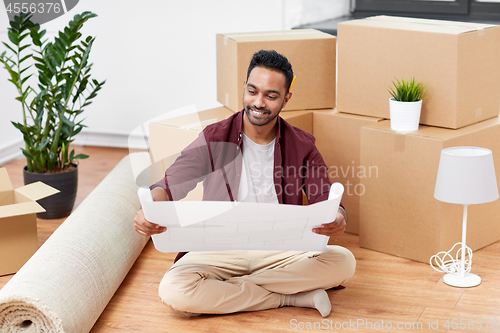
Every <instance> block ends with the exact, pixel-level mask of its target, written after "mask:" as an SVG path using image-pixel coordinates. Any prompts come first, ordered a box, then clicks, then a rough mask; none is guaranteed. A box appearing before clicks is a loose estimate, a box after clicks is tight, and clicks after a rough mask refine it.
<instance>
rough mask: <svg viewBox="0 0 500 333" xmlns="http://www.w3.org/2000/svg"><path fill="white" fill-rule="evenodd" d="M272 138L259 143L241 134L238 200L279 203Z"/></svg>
mask: <svg viewBox="0 0 500 333" xmlns="http://www.w3.org/2000/svg"><path fill="white" fill-rule="evenodd" d="M275 140H276V139H274V140H273V141H272V142H271V143H269V144H267V145H260V144H258V143H255V142H253V141H252V140H250V139H249V138H248V137H247V136H246V135H245V134H243V147H244V148H243V165H242V170H241V178H240V188H239V190H238V201H241V202H265V203H279V202H278V196H277V195H276V189H275V188H274V177H273V173H274V142H275Z"/></svg>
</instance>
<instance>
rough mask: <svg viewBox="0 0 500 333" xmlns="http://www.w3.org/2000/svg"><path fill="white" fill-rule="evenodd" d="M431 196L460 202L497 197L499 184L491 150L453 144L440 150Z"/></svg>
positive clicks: (487, 199) (465, 202)
mask: <svg viewBox="0 0 500 333" xmlns="http://www.w3.org/2000/svg"><path fill="white" fill-rule="evenodd" d="M434 198H436V199H438V200H440V201H444V202H449V203H454V204H462V205H472V204H481V203H486V202H491V201H495V200H496V199H498V187H497V180H496V177H495V167H494V165H493V154H492V152H491V150H489V149H486V148H478V147H452V148H446V149H443V150H442V151H441V159H440V160H439V169H438V174H437V179H436V188H435V190H434Z"/></svg>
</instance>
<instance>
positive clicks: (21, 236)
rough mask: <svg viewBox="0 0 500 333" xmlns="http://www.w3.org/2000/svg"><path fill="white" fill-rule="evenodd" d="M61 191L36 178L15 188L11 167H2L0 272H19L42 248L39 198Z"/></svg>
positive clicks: (0, 182) (0, 177) (0, 173)
mask: <svg viewBox="0 0 500 333" xmlns="http://www.w3.org/2000/svg"><path fill="white" fill-rule="evenodd" d="M58 192H59V191H58V190H56V189H55V188H53V187H50V186H48V185H46V184H44V183H41V182H36V183H32V184H29V185H26V186H23V187H19V188H17V189H14V188H13V187H12V183H11V181H10V178H9V175H8V174H7V169H5V168H0V276H1V275H7V274H12V273H16V272H17V271H18V270H19V268H21V267H22V266H23V265H24V264H25V263H26V261H28V259H29V258H30V257H31V256H32V255H33V254H34V253H35V252H36V250H37V249H38V237H37V226H36V221H37V219H36V213H42V212H45V209H43V207H42V206H40V205H39V204H38V203H37V202H36V201H35V200H39V199H42V198H45V197H48V196H49V195H52V194H56V193H58Z"/></svg>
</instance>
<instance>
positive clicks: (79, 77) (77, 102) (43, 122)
mask: <svg viewBox="0 0 500 333" xmlns="http://www.w3.org/2000/svg"><path fill="white" fill-rule="evenodd" d="M95 16H97V15H95V14H93V13H91V12H84V13H82V14H79V15H75V16H74V17H73V20H71V21H70V22H69V24H68V25H67V26H66V27H65V28H64V29H63V30H61V31H59V33H58V34H57V35H56V37H55V38H54V40H53V42H49V41H47V39H43V38H44V35H45V32H46V31H45V30H41V29H40V25H38V24H34V23H33V22H32V21H31V20H30V19H31V15H30V13H29V12H28V13H20V14H19V15H18V16H16V17H15V18H14V20H12V21H10V27H9V28H8V38H9V41H10V43H8V42H7V43H6V42H3V45H4V46H5V47H6V48H7V50H5V51H4V52H3V53H2V54H1V55H0V63H2V64H3V66H4V67H5V69H6V70H7V71H8V72H9V74H10V79H9V81H10V82H12V83H13V84H14V85H15V86H16V89H17V92H18V94H19V96H18V97H16V99H17V100H18V101H19V102H20V103H21V111H22V115H23V117H22V123H21V122H12V124H13V125H14V126H15V127H16V128H17V129H19V131H21V133H22V134H23V138H24V143H25V146H24V148H22V149H21V150H22V152H23V154H24V156H25V157H26V167H25V172H24V177H25V179H24V181H25V184H29V183H31V182H33V181H37V180H41V181H43V182H44V183H46V184H48V185H51V186H53V187H55V188H57V189H59V190H60V191H61V192H60V193H59V194H56V195H54V196H51V197H48V198H46V199H42V200H41V201H40V204H41V205H42V206H43V207H44V208H45V209H46V211H47V212H46V213H42V214H40V215H39V217H42V218H60V217H65V216H68V215H69V214H70V213H71V210H72V209H73V205H74V201H75V198H76V188H77V184H78V174H77V171H78V169H77V166H78V164H77V163H76V161H77V160H78V159H83V158H87V157H88V156H87V155H83V154H78V155H75V152H74V150H73V149H71V148H70V144H71V142H73V141H74V136H75V135H77V134H78V133H79V132H80V131H81V130H82V128H83V127H85V125H83V124H82V120H81V119H80V116H81V114H82V112H83V110H84V108H85V107H86V106H88V105H90V104H91V103H92V99H93V98H95V97H96V96H97V93H98V91H99V90H100V89H101V87H102V85H103V84H104V82H105V81H102V82H98V81H97V80H95V79H92V78H91V69H92V64H91V63H90V62H89V61H88V60H89V54H90V51H91V48H92V44H93V42H94V40H95V37H91V36H88V37H87V38H85V39H82V38H81V37H82V34H81V32H80V30H81V28H82V26H83V24H84V23H85V22H86V21H87V20H89V19H90V18H93V17H95ZM34 80H37V81H34ZM35 82H36V83H35ZM59 180H62V184H59V183H58V181H59ZM50 199H51V200H50Z"/></svg>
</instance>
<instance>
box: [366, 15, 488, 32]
mask: <svg viewBox="0 0 500 333" xmlns="http://www.w3.org/2000/svg"><path fill="white" fill-rule="evenodd" d="M365 20H371V21H377V22H388V23H392V22H396V23H407V24H416V25H429V26H436V27H447V28H458V29H467V30H468V32H472V31H477V34H478V36H484V34H485V32H484V29H485V28H491V27H495V25H492V24H480V25H481V26H470V25H458V24H448V23H444V21H441V20H428V19H414V20H412V21H396V20H392V19H388V18H386V17H385V16H373V17H367V18H365ZM424 20H425V22H424ZM477 24H479V23H477Z"/></svg>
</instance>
